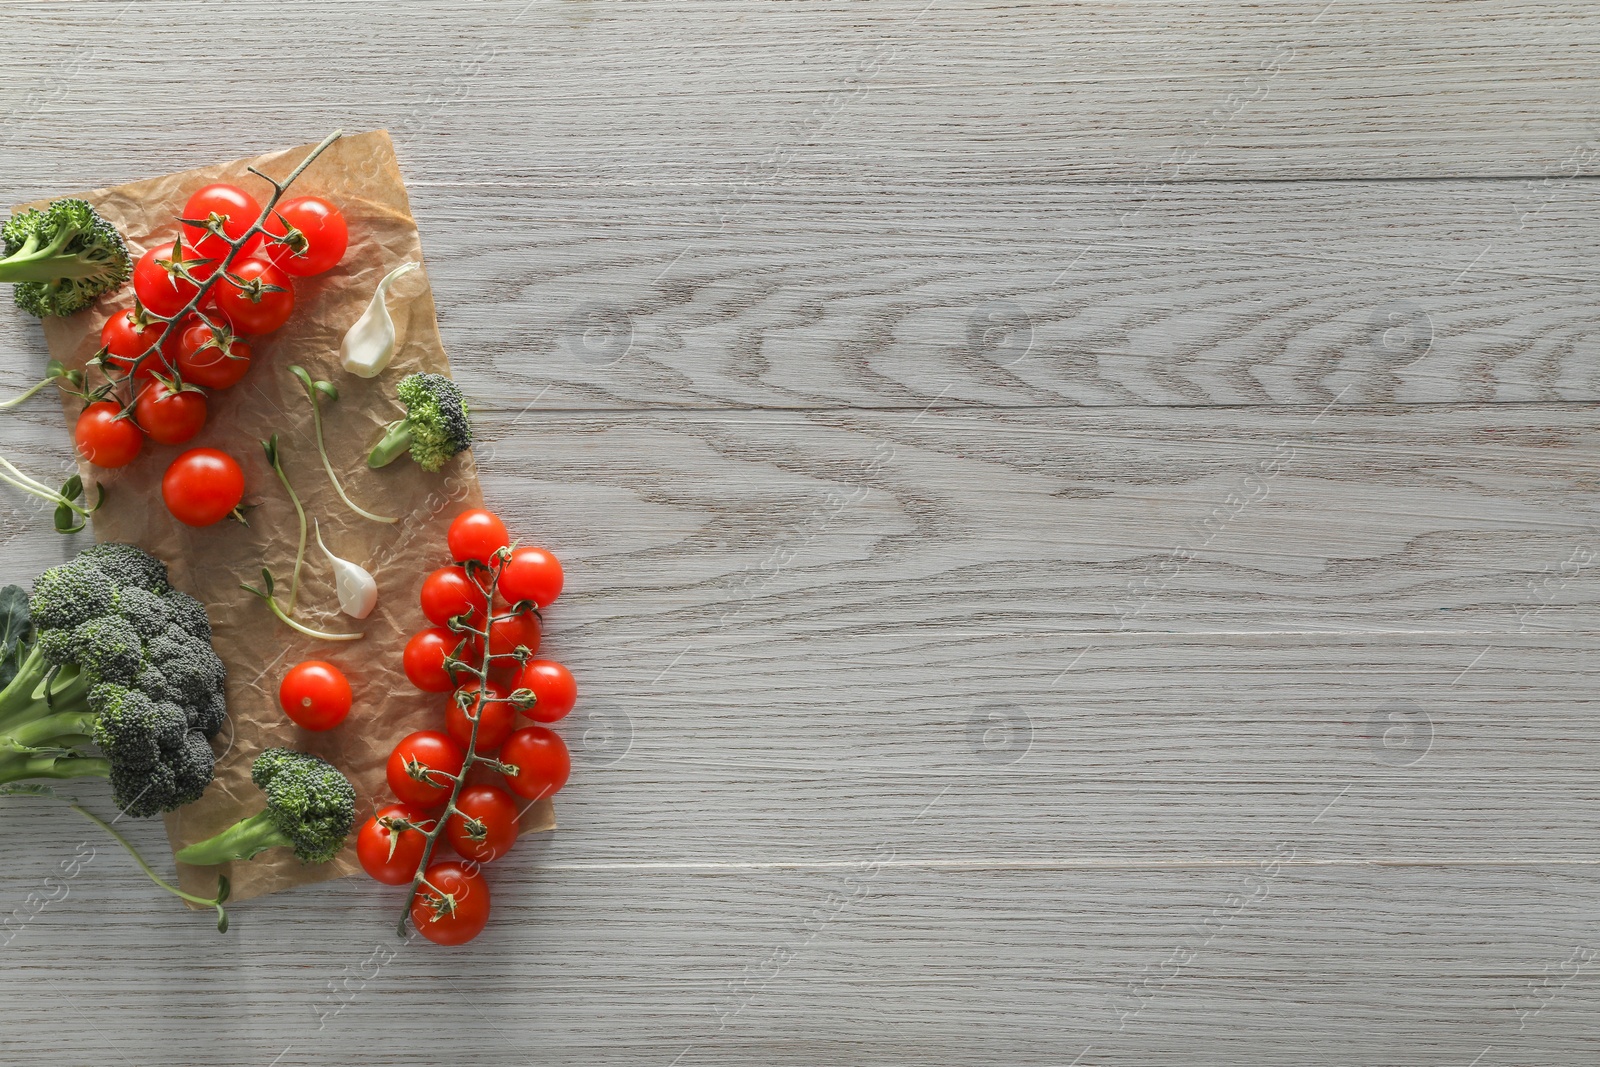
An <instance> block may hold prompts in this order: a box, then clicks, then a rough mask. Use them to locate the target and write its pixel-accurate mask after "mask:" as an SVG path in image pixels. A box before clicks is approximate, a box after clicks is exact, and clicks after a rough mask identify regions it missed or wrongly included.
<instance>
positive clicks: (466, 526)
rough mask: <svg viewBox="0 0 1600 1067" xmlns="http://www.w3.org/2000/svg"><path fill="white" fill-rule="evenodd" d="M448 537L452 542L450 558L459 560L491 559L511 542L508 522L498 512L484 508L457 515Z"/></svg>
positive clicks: (484, 561) (481, 560) (483, 560)
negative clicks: (507, 526) (507, 528)
mask: <svg viewBox="0 0 1600 1067" xmlns="http://www.w3.org/2000/svg"><path fill="white" fill-rule="evenodd" d="M446 537H447V539H448V540H449V543H450V558H451V559H453V560H455V561H456V562H458V563H460V562H464V561H466V560H469V559H475V560H477V561H478V562H479V563H488V562H489V560H490V559H491V558H492V557H493V556H494V554H495V553H496V552H497V551H499V550H500V549H502V548H504V547H506V546H507V545H509V544H510V543H511V535H510V534H508V533H506V524H505V523H503V522H501V521H500V517H499V516H498V515H496V514H495V513H494V512H492V511H485V510H484V509H482V508H473V509H472V510H471V511H463V512H462V513H461V514H459V515H457V516H456V517H455V520H454V521H453V522H451V523H450V532H449V534H447V535H446Z"/></svg>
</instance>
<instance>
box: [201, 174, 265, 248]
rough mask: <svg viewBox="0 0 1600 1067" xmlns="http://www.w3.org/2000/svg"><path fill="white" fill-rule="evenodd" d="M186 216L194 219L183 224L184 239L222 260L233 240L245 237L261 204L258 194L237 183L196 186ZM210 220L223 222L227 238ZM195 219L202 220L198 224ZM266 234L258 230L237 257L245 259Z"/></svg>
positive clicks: (219, 223)
mask: <svg viewBox="0 0 1600 1067" xmlns="http://www.w3.org/2000/svg"><path fill="white" fill-rule="evenodd" d="M182 217H183V218H186V219H190V220H192V222H186V223H184V224H183V234H184V241H185V242H186V243H187V244H188V245H189V247H191V248H193V249H194V250H195V254H196V255H199V256H203V257H205V258H206V259H214V260H217V261H218V262H219V263H220V262H221V261H222V260H223V257H225V256H227V255H228V254H229V252H231V251H232V249H231V248H230V245H229V242H231V241H237V240H238V239H239V238H241V237H243V236H244V234H245V231H246V230H248V229H250V227H251V226H254V225H255V222H256V220H257V219H259V218H260V217H261V205H260V204H258V203H256V198H255V197H253V196H251V195H250V194H249V193H247V192H245V191H244V190H243V189H241V188H239V187H238V186H236V185H224V184H221V183H219V184H216V185H207V186H205V187H203V188H200V189H196V190H195V191H194V193H193V194H192V195H191V196H190V197H189V202H188V203H187V204H184V205H183V216H182ZM207 222H210V223H213V224H215V225H219V226H220V227H221V229H222V232H223V233H224V234H225V235H226V238H225V239H224V238H223V237H219V236H217V234H216V233H214V232H213V231H212V230H211V229H210V228H209V227H208V226H207V225H205V224H206V223H207ZM193 223H199V225H194V224H193ZM263 240H264V238H263V237H262V236H261V235H260V234H257V235H256V236H254V237H252V238H251V239H250V240H249V242H248V243H246V244H245V246H244V247H242V248H240V249H239V251H238V253H237V258H239V259H243V258H244V257H246V256H248V255H250V254H251V253H252V252H253V251H255V250H256V249H257V248H260V247H261V242H262V241H263Z"/></svg>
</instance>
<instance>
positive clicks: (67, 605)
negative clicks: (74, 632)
mask: <svg viewBox="0 0 1600 1067" xmlns="http://www.w3.org/2000/svg"><path fill="white" fill-rule="evenodd" d="M116 591H117V590H116V586H115V585H113V584H112V581H111V579H110V578H109V577H107V575H106V573H105V572H104V571H102V570H101V569H100V568H98V567H96V566H95V565H94V564H93V563H91V562H84V561H83V557H82V556H81V555H80V556H79V557H78V558H77V559H75V560H72V561H71V562H69V563H63V564H61V565H60V566H59V567H51V568H50V569H49V570H47V571H45V572H44V573H43V574H41V575H39V577H37V578H35V579H34V580H33V592H32V593H31V594H30V595H29V597H28V615H29V616H30V617H31V618H32V619H33V625H34V626H35V627H37V628H38V629H41V630H70V629H72V628H73V627H74V626H76V625H78V624H79V623H80V622H87V621H88V620H89V619H92V618H94V617H95V616H97V615H104V614H105V613H106V612H108V611H110V610H111V598H112V596H113V595H114V594H115V593H116Z"/></svg>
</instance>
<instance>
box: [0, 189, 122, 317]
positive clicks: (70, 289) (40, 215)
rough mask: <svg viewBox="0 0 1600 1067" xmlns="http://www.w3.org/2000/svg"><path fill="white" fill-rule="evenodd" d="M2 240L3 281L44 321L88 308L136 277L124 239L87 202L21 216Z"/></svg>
mask: <svg viewBox="0 0 1600 1067" xmlns="http://www.w3.org/2000/svg"><path fill="white" fill-rule="evenodd" d="M0 239H3V240H4V242H5V252H6V255H5V258H4V259H0V282H13V283H15V284H16V291H15V294H14V295H15V297H16V301H17V306H18V307H20V308H21V309H22V310H24V311H26V312H27V313H28V314H30V315H37V316H39V317H40V318H43V317H44V316H46V315H70V314H72V313H73V312H74V311H78V310H80V309H82V308H85V307H87V306H88V305H89V304H90V303H91V302H92V301H93V300H94V298H95V297H97V296H99V295H100V294H101V293H104V292H106V291H107V290H109V289H114V288H115V287H117V286H119V285H121V284H122V283H123V282H125V281H127V280H128V275H129V274H131V273H132V272H133V263H132V261H131V260H130V259H129V257H128V248H127V245H125V244H124V243H123V240H122V235H121V234H120V233H118V232H117V228H116V227H115V226H113V225H111V223H109V222H107V221H106V220H105V219H103V218H101V217H100V215H99V214H98V213H97V212H96V211H95V210H94V208H92V207H90V206H89V204H88V202H87V201H84V200H76V199H65V200H57V201H55V202H54V203H52V204H50V205H49V206H48V207H45V208H30V209H28V210H27V211H19V212H18V213H17V214H15V215H13V216H11V218H10V220H9V221H7V222H6V224H5V225H4V226H3V227H0Z"/></svg>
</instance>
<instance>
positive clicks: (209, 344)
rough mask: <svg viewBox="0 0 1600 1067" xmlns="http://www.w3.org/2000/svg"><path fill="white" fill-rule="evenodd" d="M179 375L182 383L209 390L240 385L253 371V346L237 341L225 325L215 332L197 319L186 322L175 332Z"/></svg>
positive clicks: (193, 318) (192, 318) (176, 360)
mask: <svg viewBox="0 0 1600 1067" xmlns="http://www.w3.org/2000/svg"><path fill="white" fill-rule="evenodd" d="M176 336H177V338H178V343H177V346H176V353H177V355H176V359H175V360H174V362H175V363H176V364H177V368H178V374H179V375H180V376H182V378H183V380H184V381H186V382H190V383H192V384H194V385H204V386H206V387H207V388H210V389H226V388H228V387H229V386H231V385H237V384H238V383H239V379H240V378H243V377H244V372H245V371H247V370H249V369H250V357H251V355H252V353H251V351H250V346H249V345H248V344H246V343H245V342H244V341H240V340H238V339H236V338H235V337H234V335H233V331H232V330H230V329H228V328H227V327H226V326H219V327H218V328H217V329H215V330H214V329H212V328H211V327H210V326H207V325H206V324H205V323H204V322H201V321H200V319H199V318H197V317H191V318H189V319H186V320H184V323H183V327H182V329H180V330H177V331H176Z"/></svg>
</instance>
